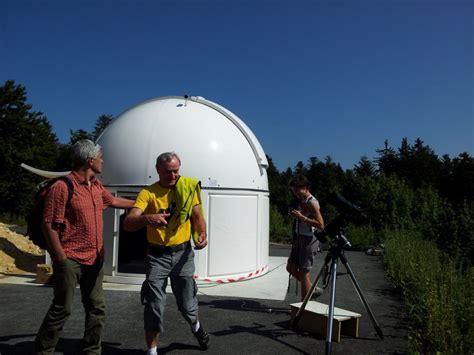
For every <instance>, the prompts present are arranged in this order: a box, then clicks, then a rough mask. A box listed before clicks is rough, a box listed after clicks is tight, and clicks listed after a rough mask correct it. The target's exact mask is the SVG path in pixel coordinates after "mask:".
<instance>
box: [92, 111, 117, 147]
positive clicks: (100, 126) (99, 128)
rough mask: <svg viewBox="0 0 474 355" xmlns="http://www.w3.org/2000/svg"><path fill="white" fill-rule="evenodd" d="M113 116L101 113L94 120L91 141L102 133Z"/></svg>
mask: <svg viewBox="0 0 474 355" xmlns="http://www.w3.org/2000/svg"><path fill="white" fill-rule="evenodd" d="M113 119H114V118H113V116H112V115H101V116H99V118H98V119H97V121H96V122H95V126H94V131H93V132H92V137H93V141H96V140H97V138H99V136H100V135H101V134H102V132H103V131H104V129H106V128H107V126H108V125H109V124H110V123H112V121H113Z"/></svg>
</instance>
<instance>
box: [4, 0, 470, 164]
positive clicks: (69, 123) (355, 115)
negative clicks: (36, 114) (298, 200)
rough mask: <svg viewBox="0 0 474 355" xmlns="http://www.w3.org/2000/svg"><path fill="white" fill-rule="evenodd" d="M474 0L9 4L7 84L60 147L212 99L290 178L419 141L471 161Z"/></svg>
mask: <svg viewBox="0 0 474 355" xmlns="http://www.w3.org/2000/svg"><path fill="white" fill-rule="evenodd" d="M473 4H474V2H473V1H461V0H379V1H367V0H346V1H338V0H327V1H297V0H294V1H289V0H288V1H283V0H273V1H270V0H267V1H258V0H252V1H250V0H249V1H244V0H234V1H222V0H215V1H210V0H202V1H197V0H188V1H171V0H169V1H168V0H167V1H159V0H155V1H143V0H127V1H125V0H114V1H112V0H110V1H98V0H97V1H63V0H62V1H50V0H42V1H38V0H3V1H2V2H1V5H0V53H1V55H0V68H1V69H0V81H1V83H0V84H3V83H4V82H5V80H8V79H13V80H15V82H16V83H17V84H22V85H24V86H26V88H27V91H28V99H29V102H30V103H31V104H32V105H33V110H35V111H40V112H43V113H44V114H45V115H46V116H47V117H48V119H49V121H50V122H51V124H52V125H53V129H54V131H55V132H56V134H57V135H58V138H59V140H60V141H61V142H63V143H64V142H67V141H68V140H69V130H70V129H79V128H82V129H85V130H88V131H91V130H92V129H93V126H94V123H95V121H96V119H97V118H98V117H99V116H100V115H102V114H111V115H113V116H118V115H119V114H120V113H121V112H123V111H124V110H126V109H127V108H129V107H130V106H133V105H135V104H137V103H140V102H142V101H144V100H148V99H151V98H155V97H160V96H168V95H183V94H190V95H196V96H203V97H205V98H207V99H208V100H211V101H214V102H216V103H218V104H220V105H222V106H224V107H226V108H227V109H229V110H230V111H232V112H233V113H235V114H236V115H237V116H239V117H240V118H241V119H242V120H243V121H244V122H245V123H246V124H247V125H248V126H249V127H250V128H251V129H252V131H253V132H254V133H255V135H256V136H257V138H258V139H259V141H260V143H261V144H262V146H263V148H264V150H265V152H266V153H267V154H268V155H270V156H271V158H272V159H273V161H274V163H275V165H276V166H277V168H278V169H280V170H284V169H286V168H287V167H289V166H290V167H293V166H294V165H295V164H296V163H297V162H298V161H299V160H301V161H303V162H307V160H308V158H309V157H312V156H315V157H318V158H319V159H321V160H323V159H324V158H325V157H326V156H328V155H330V156H331V157H332V159H333V160H334V161H335V162H337V163H340V164H341V165H342V167H343V168H345V169H348V168H352V167H353V166H354V164H356V163H357V162H358V161H359V160H360V158H361V157H362V156H367V157H369V158H374V157H376V155H377V154H376V152H375V150H376V149H378V148H382V147H383V143H384V140H385V139H388V141H389V145H390V146H392V147H394V148H398V147H399V146H400V142H401V140H402V138H403V137H407V138H408V140H409V142H410V143H413V142H414V140H415V139H416V138H418V137H420V138H421V139H422V140H423V141H424V142H425V143H426V144H428V145H429V146H430V147H431V148H433V149H434V151H435V152H436V153H437V154H438V155H440V156H441V155H443V154H449V155H450V156H451V157H455V156H457V155H458V154H459V153H461V152H464V151H467V152H469V153H470V154H473V145H474V133H473V125H474V123H473V121H474V113H473V102H474V94H473V90H474V89H473V87H474V72H473V69H474V68H473V61H474V55H473V39H474V27H473V18H474V5H473Z"/></svg>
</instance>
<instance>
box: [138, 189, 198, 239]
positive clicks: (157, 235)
mask: <svg viewBox="0 0 474 355" xmlns="http://www.w3.org/2000/svg"><path fill="white" fill-rule="evenodd" d="M175 196H176V190H175V189H167V188H164V187H161V186H160V185H159V184H158V183H154V184H153V185H150V186H147V187H145V188H143V189H142V190H141V191H140V193H139V194H138V197H137V199H136V201H135V205H134V207H137V208H139V209H141V210H142V211H143V213H144V214H155V213H159V211H160V210H165V209H167V208H168V207H169V206H170V205H171V204H172V203H173V202H174V201H175ZM198 204H199V199H198V197H197V194H195V195H194V198H193V206H196V205H198ZM190 238H191V220H190V219H188V220H187V221H186V222H184V223H183V224H180V225H179V226H178V228H177V229H176V230H171V229H169V228H167V227H159V228H153V227H151V226H149V225H147V239H148V243H150V244H155V245H165V246H171V245H178V244H181V243H184V242H187V241H188V240H189V239H190Z"/></svg>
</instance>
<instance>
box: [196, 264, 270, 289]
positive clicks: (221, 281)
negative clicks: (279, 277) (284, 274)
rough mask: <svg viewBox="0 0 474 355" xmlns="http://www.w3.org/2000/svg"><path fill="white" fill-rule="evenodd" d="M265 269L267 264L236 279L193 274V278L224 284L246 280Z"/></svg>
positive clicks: (260, 273) (262, 272)
mask: <svg viewBox="0 0 474 355" xmlns="http://www.w3.org/2000/svg"><path fill="white" fill-rule="evenodd" d="M266 269H268V265H265V266H264V267H262V268H261V269H258V270H255V271H253V272H250V273H248V274H247V275H245V276H241V277H239V278H236V279H231V278H229V279H213V278H208V277H199V276H197V275H194V276H193V278H194V279H195V280H197V281H203V282H215V283H219V284H225V283H230V282H238V281H244V280H247V279H251V278H254V277H257V276H259V275H262V274H264V273H265V270H266Z"/></svg>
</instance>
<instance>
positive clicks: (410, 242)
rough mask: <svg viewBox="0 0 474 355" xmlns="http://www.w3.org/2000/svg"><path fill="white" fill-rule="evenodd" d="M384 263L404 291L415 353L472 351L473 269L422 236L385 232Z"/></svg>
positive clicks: (473, 319)
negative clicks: (465, 267) (461, 264)
mask: <svg viewBox="0 0 474 355" xmlns="http://www.w3.org/2000/svg"><path fill="white" fill-rule="evenodd" d="M385 238H386V240H385V247H386V249H385V258H384V260H385V263H386V267H387V272H388V275H389V277H390V278H392V280H393V281H394V282H395V283H396V284H397V285H399V287H400V288H401V290H402V291H403V294H404V297H405V300H406V304H407V309H408V312H409V315H410V319H411V320H412V332H411V345H412V349H413V350H414V351H416V352H418V351H419V352H422V353H426V352H432V353H434V352H443V353H449V354H463V353H465V354H467V353H471V352H472V351H474V338H473V334H474V303H473V300H474V269H473V268H472V267H469V268H467V269H464V268H463V267H461V266H460V265H459V263H457V261H456V260H453V259H452V258H449V257H447V255H446V254H445V253H443V252H441V251H439V249H438V248H437V246H436V244H435V243H434V242H432V241H427V240H424V239H423V236H422V234H421V233H419V232H413V231H411V232H409V231H401V230H399V231H385Z"/></svg>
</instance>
